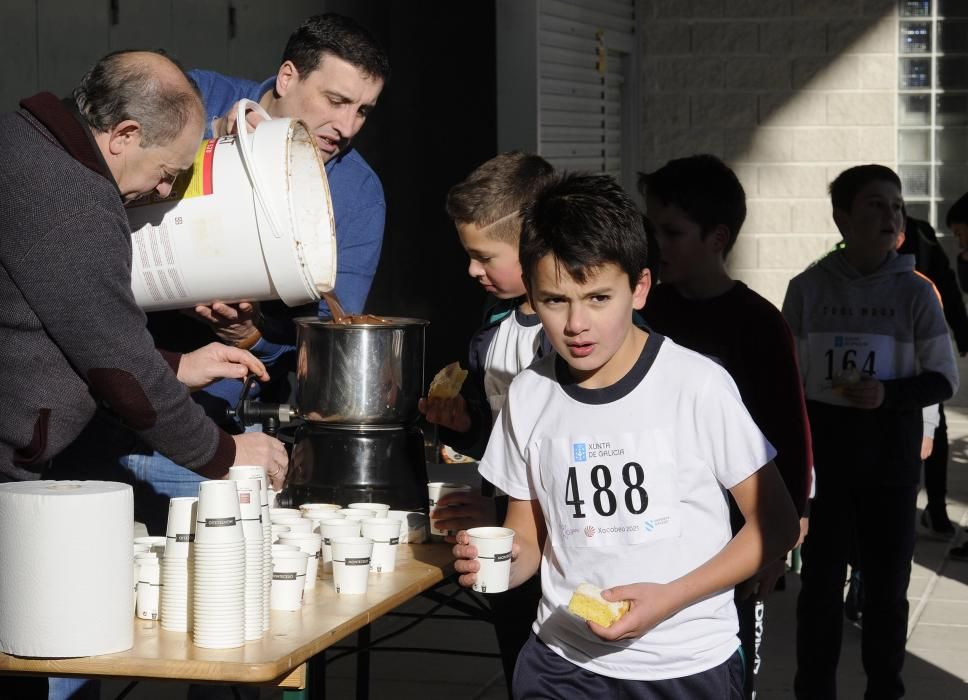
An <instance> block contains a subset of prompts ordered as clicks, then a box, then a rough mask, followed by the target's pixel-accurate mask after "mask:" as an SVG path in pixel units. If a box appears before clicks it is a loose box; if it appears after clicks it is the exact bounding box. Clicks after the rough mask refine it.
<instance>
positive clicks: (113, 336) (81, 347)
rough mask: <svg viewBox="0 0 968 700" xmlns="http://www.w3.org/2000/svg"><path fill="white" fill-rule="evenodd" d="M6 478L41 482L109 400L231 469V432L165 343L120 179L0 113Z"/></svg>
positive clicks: (164, 443)
mask: <svg viewBox="0 0 968 700" xmlns="http://www.w3.org/2000/svg"><path fill="white" fill-rule="evenodd" d="M0 153H2V154H3V160H2V164H0V481H4V480H22V479H36V478H37V477H38V476H39V472H40V471H41V470H42V469H43V468H44V467H45V466H46V463H47V461H48V460H49V459H50V458H51V457H53V456H54V455H56V454H57V453H58V452H60V451H61V450H62V449H63V448H64V447H66V446H67V445H68V444H70V443H71V442H72V441H73V440H74V439H75V438H76V437H77V435H78V434H79V433H80V431H81V429H82V428H83V427H84V426H85V425H86V424H87V423H88V421H89V420H90V419H91V417H92V415H93V414H94V412H95V409H96V408H97V407H98V406H99V405H101V406H107V407H108V408H109V409H110V410H111V411H113V412H114V413H115V414H116V415H117V416H118V417H120V418H121V419H122V421H124V422H125V423H126V424H127V425H128V426H130V427H131V428H133V429H134V430H136V431H138V433H139V434H140V435H141V436H142V438H143V439H144V440H145V441H146V442H147V443H148V444H150V445H151V446H153V447H154V448H155V449H157V450H158V451H160V452H162V453H163V454H165V455H166V456H167V457H169V458H170V459H172V460H174V461H175V462H177V463H178V464H182V465H185V466H186V467H188V468H190V469H196V470H199V471H203V472H205V473H206V474H208V475H209V476H219V475H221V474H223V473H224V472H225V471H226V470H227V469H228V466H229V465H230V464H231V463H232V461H233V459H234V456H235V448H234V443H233V442H232V440H231V438H230V437H229V436H228V435H226V434H225V433H224V432H222V431H221V430H219V429H218V428H217V427H216V426H215V424H214V423H212V422H211V421H210V420H209V419H208V418H206V417H205V414H204V412H203V411H202V409H201V407H199V406H198V405H197V404H195V403H194V402H193V401H192V400H191V399H190V397H189V393H188V390H187V388H186V387H185V386H184V385H182V384H181V383H180V382H179V381H178V380H177V379H176V377H175V374H174V373H173V371H172V367H171V366H170V365H169V363H168V362H166V361H165V359H164V358H163V357H162V356H161V355H160V354H159V353H158V352H157V351H156V350H155V347H154V343H153V341H152V338H151V336H150V335H149V334H148V332H147V331H146V330H145V315H144V313H143V312H142V311H141V309H140V308H138V306H137V305H136V303H135V300H134V296H133V295H132V292H131V232H130V229H129V227H128V220H127V216H126V214H125V211H124V208H123V207H122V205H121V200H120V197H119V194H118V191H117V188H116V187H115V184H114V181H113V180H112V179H108V177H107V176H105V174H103V173H97V172H94V171H93V170H91V169H89V168H88V167H85V166H84V165H82V164H81V163H80V162H79V161H78V160H76V159H75V158H74V157H73V156H72V155H71V154H69V153H68V152H67V150H65V148H64V147H63V146H62V145H61V143H60V142H59V141H58V140H57V139H56V138H55V137H54V136H53V135H52V133H51V132H50V131H49V130H47V129H45V128H44V127H43V126H42V125H41V124H40V123H39V122H38V121H37V120H35V119H33V117H32V116H31V115H29V114H28V113H26V112H24V111H21V112H19V113H9V114H4V115H0Z"/></svg>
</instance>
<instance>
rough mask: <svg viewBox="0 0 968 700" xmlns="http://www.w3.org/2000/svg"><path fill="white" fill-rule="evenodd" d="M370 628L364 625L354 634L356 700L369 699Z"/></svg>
mask: <svg viewBox="0 0 968 700" xmlns="http://www.w3.org/2000/svg"><path fill="white" fill-rule="evenodd" d="M369 646H370V626H369V625H365V626H363V627H361V628H360V631H359V632H357V633H356V648H357V649H359V651H358V652H357V654H356V700H369V698H370V652H369V650H368V649H367V647H369Z"/></svg>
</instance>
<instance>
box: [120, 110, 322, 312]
mask: <svg viewBox="0 0 968 700" xmlns="http://www.w3.org/2000/svg"><path fill="white" fill-rule="evenodd" d="M250 110H254V111H257V112H259V113H260V114H261V115H262V116H263V117H265V121H262V122H260V123H259V124H258V126H257V127H256V128H255V129H254V130H253V129H251V128H250V127H249V126H248V124H247V122H246V120H245V114H246V112H247V111H250ZM237 133H238V135H234V136H223V137H221V138H215V139H210V140H208V141H203V142H202V145H201V148H199V151H198V154H197V155H196V157H195V164H194V166H193V167H192V169H191V171H190V172H189V173H186V174H185V175H183V176H182V177H180V178H179V179H178V180H177V181H176V183H175V186H174V190H173V192H172V195H171V196H169V197H167V198H165V199H155V200H153V201H152V200H144V201H143V202H142V201H139V202H137V203H135V204H133V205H130V206H129V207H128V220H129V222H130V224H131V230H132V234H131V235H132V247H133V251H134V252H133V260H132V270H131V287H132V289H133V291H134V296H135V300H136V301H137V303H138V305H139V306H140V307H141V308H142V309H144V310H146V311H158V310H161V309H180V308H187V307H192V306H195V305H196V304H209V303H211V302H213V301H223V302H235V301H242V300H246V301H264V300H267V299H282V300H283V301H284V302H285V303H286V304H288V305H289V306H297V305H299V304H305V303H308V302H312V301H316V300H318V299H319V298H320V295H321V294H322V293H323V292H328V291H330V290H331V289H332V288H333V285H334V284H335V281H336V235H335V232H336V225H335V221H334V219H333V203H332V199H331V198H330V193H329V184H328V182H327V180H326V170H325V168H324V165H323V161H322V158H321V157H320V155H319V152H318V151H317V150H316V144H315V140H314V138H313V136H312V134H311V133H310V132H309V131H308V129H307V128H306V126H305V125H304V124H303V123H302V122H300V121H297V120H293V119H269V115H268V114H266V112H265V111H264V110H263V109H262V108H261V107H260V106H259V105H258V104H257V103H255V102H252V101H251V100H242V101H241V102H239V106H238V129H237Z"/></svg>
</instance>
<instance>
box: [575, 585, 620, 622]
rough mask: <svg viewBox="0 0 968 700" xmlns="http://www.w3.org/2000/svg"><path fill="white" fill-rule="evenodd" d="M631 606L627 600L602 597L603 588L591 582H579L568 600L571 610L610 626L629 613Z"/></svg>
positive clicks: (582, 616) (580, 615) (587, 618)
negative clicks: (612, 600) (611, 600)
mask: <svg viewBox="0 0 968 700" xmlns="http://www.w3.org/2000/svg"><path fill="white" fill-rule="evenodd" d="M630 607H631V604H630V603H629V601H627V600H617V601H615V602H614V603H610V602H608V601H607V600H605V599H604V598H602V589H601V588H598V587H597V586H593V585H592V584H590V583H579V584H578V588H576V589H575V592H574V593H572V594H571V600H570V601H569V602H568V610H569V611H571V612H572V613H574V614H575V615H578V617H581V618H583V619H585V620H591V621H592V622H596V623H598V624H599V625H601V626H602V627H610V626H611V625H612V623H613V622H615V621H616V620H618V619H619V618H621V617H622V615H624V614H625V613H627V612H628V611H629V608H630Z"/></svg>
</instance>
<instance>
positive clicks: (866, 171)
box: [830, 163, 901, 212]
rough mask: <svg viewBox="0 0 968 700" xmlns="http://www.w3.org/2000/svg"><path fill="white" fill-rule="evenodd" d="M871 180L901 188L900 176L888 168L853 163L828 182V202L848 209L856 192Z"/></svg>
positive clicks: (838, 207)
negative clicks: (852, 165) (853, 164)
mask: <svg viewBox="0 0 968 700" xmlns="http://www.w3.org/2000/svg"><path fill="white" fill-rule="evenodd" d="M872 182H889V183H890V184H892V185H896V186H897V189H898V190H900V189H901V178H899V177H898V176H897V173H895V172H894V171H893V170H891V169H890V168H888V167H886V166H883V165H877V164H875V163H871V164H869V165H855V166H854V167H853V168H847V169H846V170H845V171H844V172H842V173H840V175H838V176H837V177H836V178H834V181H833V182H831V183H830V203H831V204H832V205H833V208H834V209H841V210H843V211H848V212H849V211H850V210H851V207H853V206H854V199H856V197H857V193H858V192H860V191H861V190H862V189H864V188H865V187H867V185H869V184H870V183H872Z"/></svg>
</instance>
